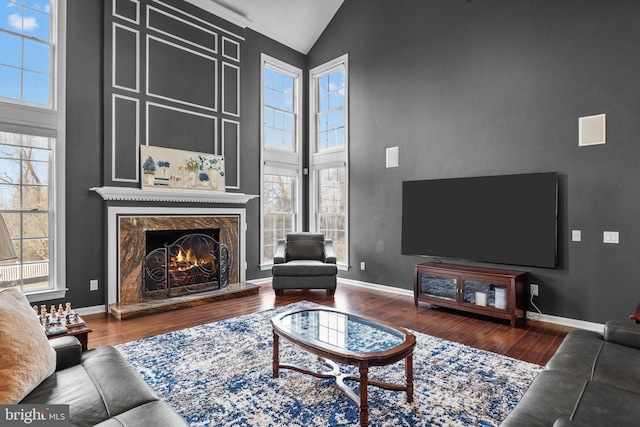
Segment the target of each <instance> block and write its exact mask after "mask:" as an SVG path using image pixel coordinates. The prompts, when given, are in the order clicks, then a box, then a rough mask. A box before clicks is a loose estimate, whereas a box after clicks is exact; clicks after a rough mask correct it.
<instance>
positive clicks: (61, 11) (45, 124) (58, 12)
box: [0, 0, 67, 302]
mask: <svg viewBox="0 0 640 427" xmlns="http://www.w3.org/2000/svg"><path fill="white" fill-rule="evenodd" d="M50 16H51V23H50V25H51V40H52V42H51V59H50V61H51V63H52V67H51V75H50V79H49V82H50V88H49V94H50V104H49V105H40V104H34V103H32V102H26V101H21V100H17V99H7V98H1V99H0V130H2V131H4V132H11V133H21V134H28V135H36V136H44V137H50V138H54V143H53V144H54V145H53V149H52V153H51V164H50V168H51V170H50V177H51V181H52V182H51V183H50V184H49V191H50V200H49V206H50V207H49V210H50V216H51V221H50V228H51V229H50V231H49V239H50V253H49V262H50V269H49V283H50V286H49V288H47V289H42V290H36V291H25V292H24V294H25V295H26V297H27V299H28V300H29V301H30V302H38V301H46V300H52V299H59V298H64V297H65V295H66V291H67V288H66V227H65V173H64V172H65V136H66V132H65V123H66V97H65V93H66V73H65V71H66V70H65V64H66V29H67V22H66V16H67V0H51V1H50Z"/></svg>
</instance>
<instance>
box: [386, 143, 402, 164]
mask: <svg viewBox="0 0 640 427" xmlns="http://www.w3.org/2000/svg"><path fill="white" fill-rule="evenodd" d="M386 154H387V155H386V166H387V168H397V167H398V166H399V165H400V159H399V158H400V148H399V147H389V148H387V153H386Z"/></svg>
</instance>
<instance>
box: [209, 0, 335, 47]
mask: <svg viewBox="0 0 640 427" xmlns="http://www.w3.org/2000/svg"><path fill="white" fill-rule="evenodd" d="M208 1H211V2H212V3H216V4H217V5H219V6H223V7H224V8H226V9H228V10H230V11H232V12H233V13H235V14H237V15H240V16H241V17H243V18H244V19H245V20H246V21H245V23H246V26H247V27H249V28H251V29H252V30H254V31H257V32H259V33H261V34H263V35H265V36H267V37H269V38H272V39H274V40H276V41H278V42H280V43H282V44H284V45H286V46H289V47H290V48H292V49H295V50H297V51H298V52H301V53H304V54H307V53H309V50H311V48H312V47H313V45H314V44H315V42H316V41H317V40H318V38H319V37H320V35H321V34H322V32H323V31H324V29H325V28H326V27H327V25H328V24H329V22H330V21H331V19H332V18H333V15H335V13H336V12H337V10H338V9H339V8H340V6H341V5H342V3H343V1H344V0H208ZM223 18H224V16H223Z"/></svg>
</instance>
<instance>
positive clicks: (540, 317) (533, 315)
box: [530, 294, 542, 322]
mask: <svg viewBox="0 0 640 427" xmlns="http://www.w3.org/2000/svg"><path fill="white" fill-rule="evenodd" d="M533 297H534V295H533V294H531V305H532V306H533V307H534V308H535V309H536V311H537V312H538V314H532V315H531V317H530V319H531V320H535V321H536V322H537V321H540V320H541V319H542V312H541V311H540V309H539V308H538V306H537V305H536V304H535V303H534V302H533Z"/></svg>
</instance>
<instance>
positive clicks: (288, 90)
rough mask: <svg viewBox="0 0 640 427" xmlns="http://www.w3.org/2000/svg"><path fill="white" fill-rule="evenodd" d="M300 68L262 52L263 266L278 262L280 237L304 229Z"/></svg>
mask: <svg viewBox="0 0 640 427" xmlns="http://www.w3.org/2000/svg"><path fill="white" fill-rule="evenodd" d="M301 73H302V71H301V70H300V69H298V68H296V67H293V66H291V65H289V64H286V63H284V62H282V61H278V60H276V59H274V58H270V57H268V56H267V55H263V56H262V129H261V138H262V171H261V176H262V191H261V194H262V197H261V201H262V204H261V211H262V212H261V229H262V235H261V240H262V244H261V259H262V262H261V266H262V268H264V269H268V268H270V266H271V264H273V256H274V254H275V250H276V247H277V245H278V240H281V239H284V238H285V236H286V234H287V233H288V232H291V231H297V230H300V228H301V218H300V215H299V210H300V200H301V199H302V197H301V194H302V193H301V192H302V188H301V185H300V182H301V181H302V178H301V170H302V166H301V165H302V156H301V150H300V140H301V127H300V125H299V122H298V121H299V114H298V108H299V106H300V103H301V101H300V97H301V91H300V76H301Z"/></svg>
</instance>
